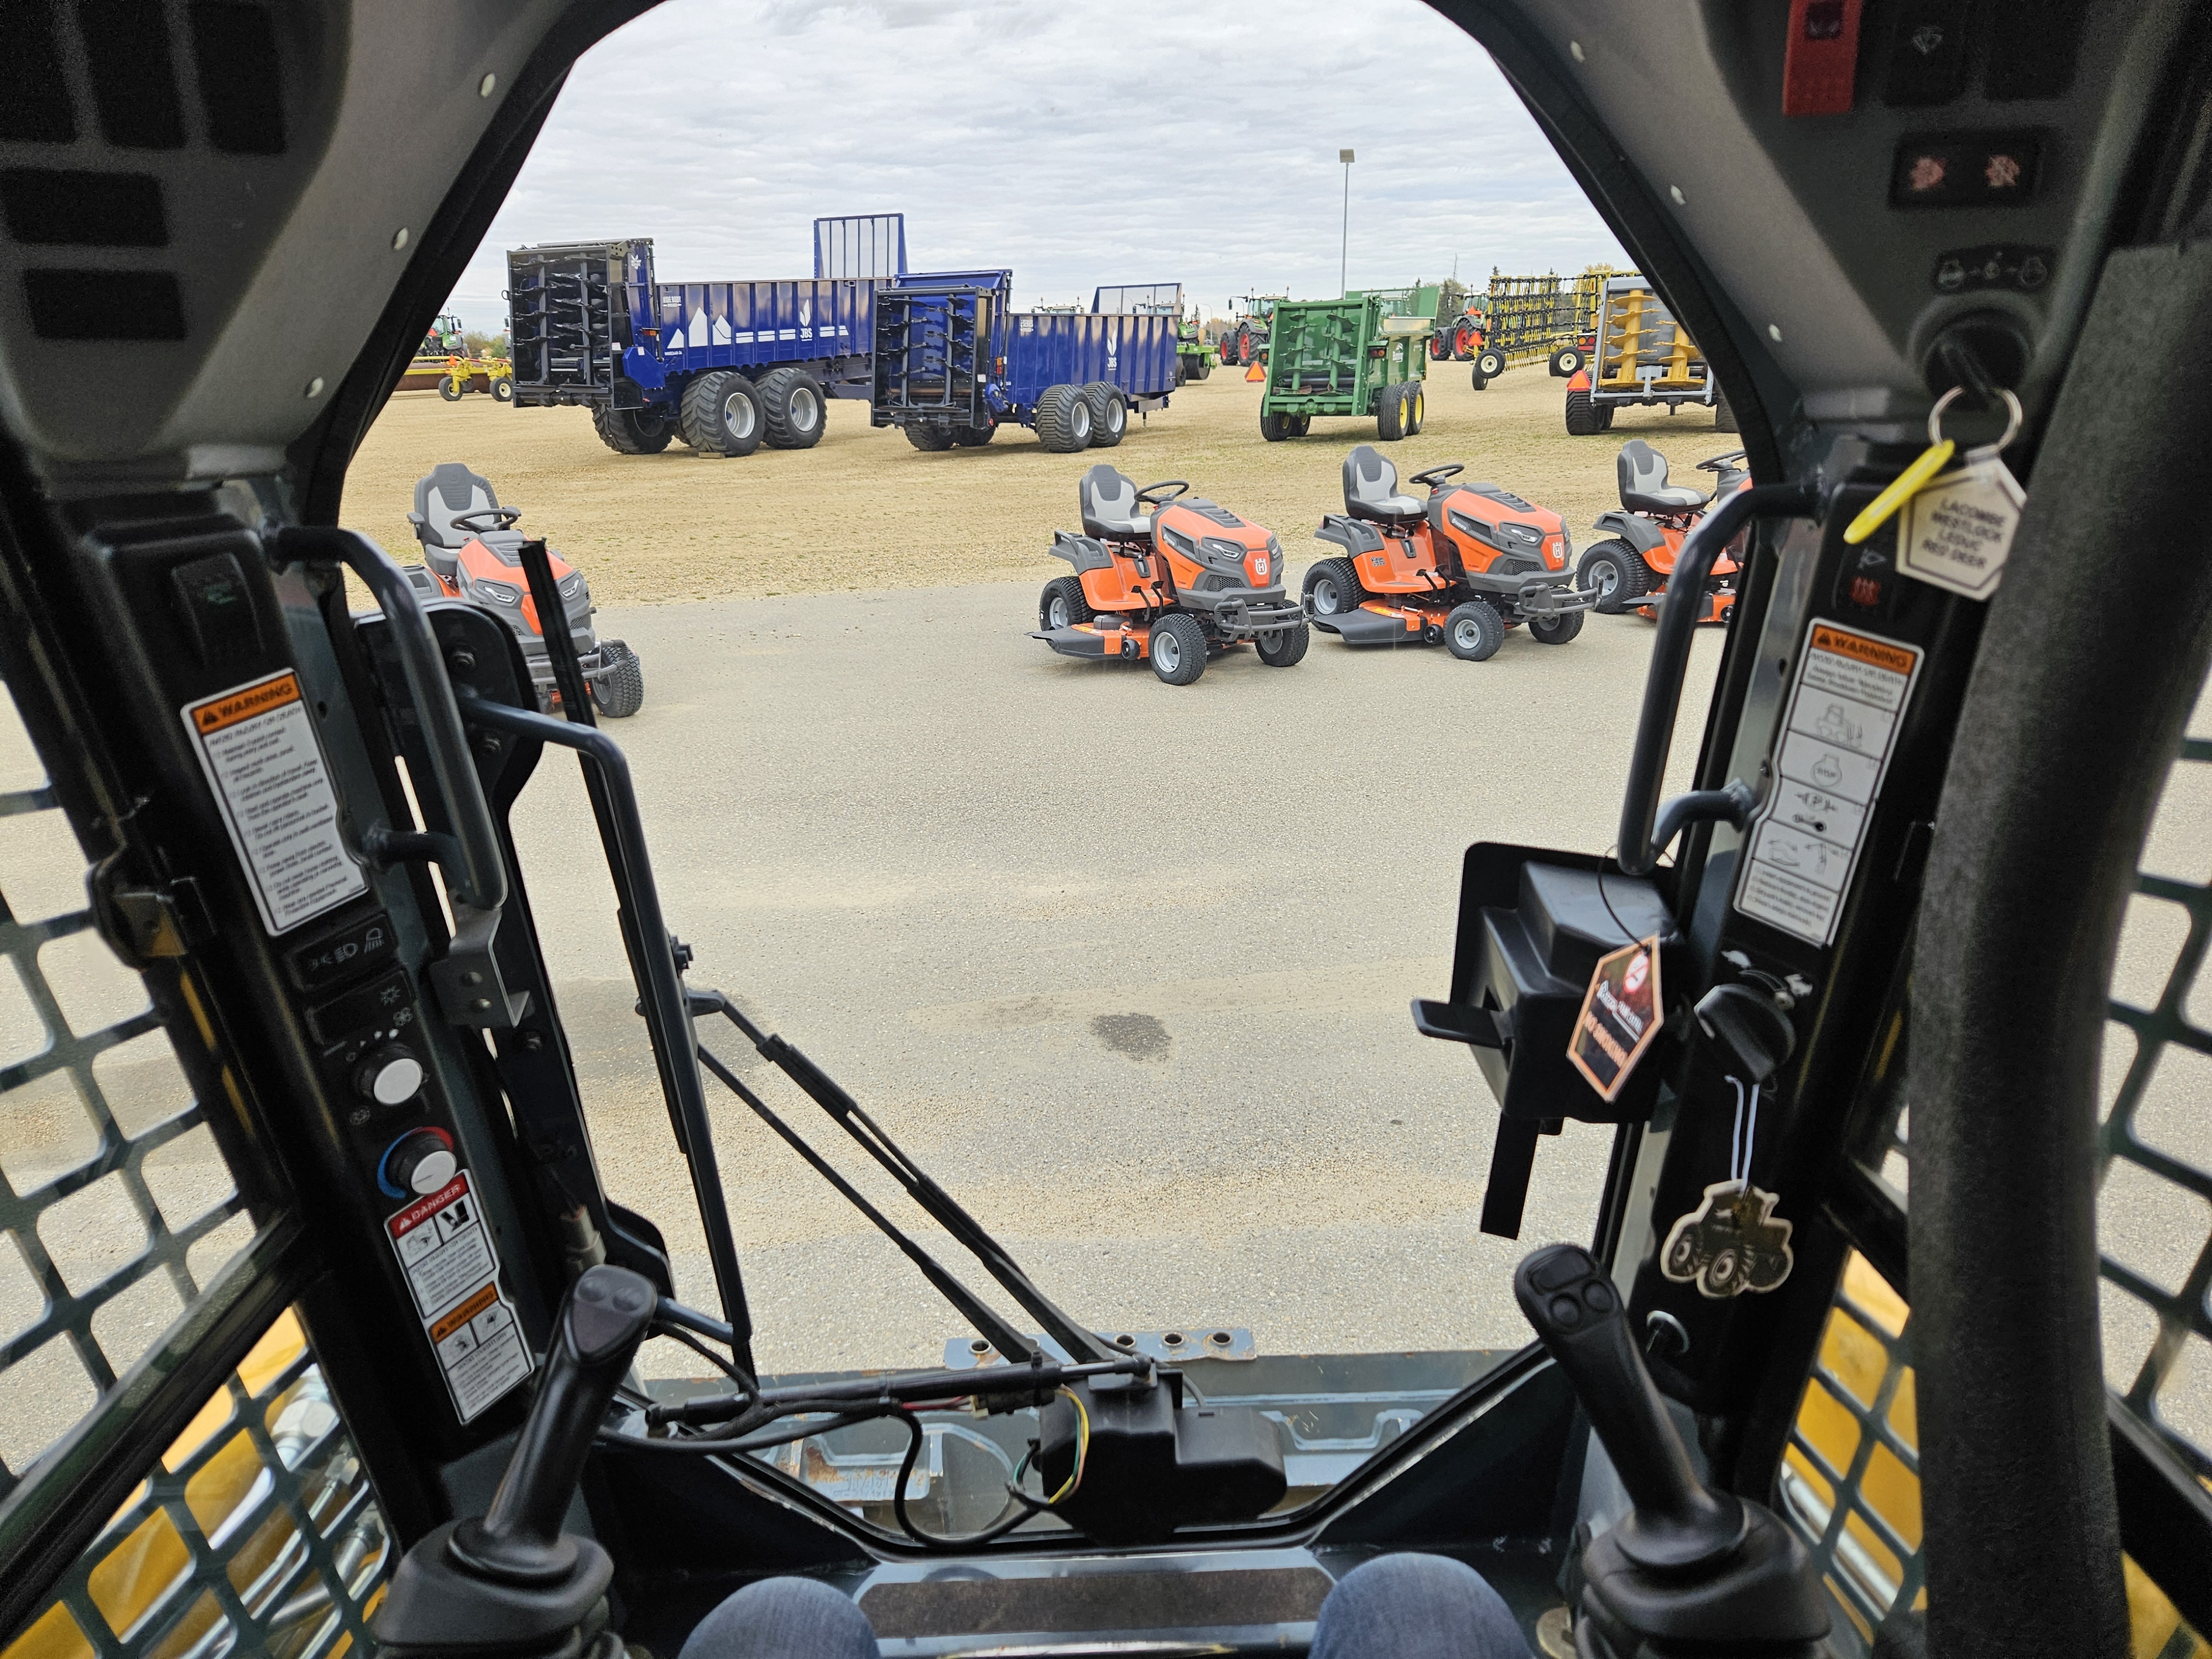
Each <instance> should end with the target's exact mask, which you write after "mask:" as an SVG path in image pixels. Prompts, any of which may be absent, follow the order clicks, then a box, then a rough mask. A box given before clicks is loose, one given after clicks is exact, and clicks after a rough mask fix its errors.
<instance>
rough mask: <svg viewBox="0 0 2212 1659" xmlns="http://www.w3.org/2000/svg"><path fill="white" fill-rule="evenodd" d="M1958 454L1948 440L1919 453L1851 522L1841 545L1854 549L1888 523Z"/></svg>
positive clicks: (1935, 443)
mask: <svg viewBox="0 0 2212 1659" xmlns="http://www.w3.org/2000/svg"><path fill="white" fill-rule="evenodd" d="M1957 453H1959V446H1958V445H1956V444H1954V443H1953V442H1952V441H1950V440H1949V439H1948V438H1940V439H1938V440H1937V441H1936V442H1934V443H1932V444H1930V445H1929V446H1928V447H1927V448H1925V449H1923V450H1922V451H1921V452H1920V456H1919V459H1917V460H1915V461H1914V462H1913V463H1912V465H1911V466H1908V467H1906V468H1905V471H1902V472H1900V473H1899V474H1898V475H1897V476H1896V477H1894V478H1892V479H1891V480H1890V481H1889V488H1888V489H1885V490H1883V491H1882V492H1881V495H1877V496H1875V498H1874V499H1873V500H1872V501H1869V502H1868V503H1867V504H1866V507H1865V510H1864V511H1863V512H1862V513H1860V514H1859V515H1858V517H1857V518H1856V519H1853V520H1851V522H1850V528H1848V529H1847V530H1845V531H1844V545H1845V546H1846V547H1857V545H1858V544H1860V543H1861V542H1863V541H1864V540H1865V539H1866V538H1868V537H1869V536H1871V535H1873V534H1874V532H1875V531H1877V530H1879V529H1881V527H1882V526H1884V525H1886V524H1887V523H1888V522H1889V521H1890V520H1891V519H1892V518H1893V517H1894V516H1895V515H1896V513H1897V512H1898V510H1899V508H1900V507H1903V506H1904V505H1905V502H1907V501H1911V499H1912V498H1913V497H1914V496H1915V495H1918V494H1919V493H1920V491H1921V489H1923V487H1924V486H1925V485H1926V484H1927V483H1928V481H1929V479H1930V478H1932V477H1935V476H1936V474H1937V473H1938V472H1941V471H1942V470H1943V469H1944V468H1945V467H1947V466H1948V465H1950V464H1951V457H1952V456H1954V455H1955V454H1957Z"/></svg>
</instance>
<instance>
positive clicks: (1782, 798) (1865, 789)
mask: <svg viewBox="0 0 2212 1659" xmlns="http://www.w3.org/2000/svg"><path fill="white" fill-rule="evenodd" d="M1919 668H1920V651H1919V648H1918V647H1916V646H1910V645H1900V644H1899V643H1898V642H1897V641H1894V640H1885V639H1881V638H1877V637H1876V636H1875V635H1871V634H1859V633H1854V632H1852V631H1850V629H1842V628H1837V627H1833V626H1832V625H1831V624H1829V623H1814V624H1813V626H1812V629H1811V630H1810V631H1809V632H1808V634H1807V635H1806V640H1805V650H1804V652H1803V653H1802V657H1801V658H1800V659H1799V662H1798V665H1797V681H1796V685H1795V686H1794V687H1792V688H1791V690H1790V709H1789V713H1788V714H1787V715H1786V717H1785V718H1784V720H1783V726H1782V738H1781V741H1780V742H1779V743H1778V744H1776V745H1775V765H1774V769H1775V773H1776V778H1775V783H1774V787H1773V788H1772V789H1771V791H1770V792H1769V793H1768V795H1767V800H1766V805H1765V809H1764V810H1763V811H1761V812H1760V813H1759V818H1758V821H1757V822H1756V823H1754V824H1753V826H1752V832H1751V842H1750V855H1749V857H1747V859H1746V860H1744V866H1743V876H1742V878H1741V880H1740V881H1739V882H1738V884H1737V886H1736V896H1735V908H1737V909H1739V910H1741V912H1743V914H1744V915H1747V916H1755V917H1757V918H1758V919H1759V921H1764V922H1765V923H1767V924H1769V925H1770V926H1771V927H1779V928H1780V929H1781V930H1782V931H1783V932H1784V933H1792V934H1795V935H1796V937H1797V938H1799V939H1805V940H1807V941H1808V942H1809V943H1811V944H1814V945H1826V944H1827V943H1828V942H1829V941H1830V940H1831V939H1833V938H1834V937H1835V933H1836V918H1837V916H1838V914H1840V913H1841V911H1842V909H1843V906H1844V893H1845V892H1846V891H1848V890H1850V880H1851V875H1852V872H1854V871H1855V870H1856V869H1857V866H1858V857H1859V848H1860V844H1861V842H1863V840H1864V838H1865V833H1866V823H1867V817H1868V814H1869V812H1870V811H1872V809H1873V806H1874V804H1875V798H1876V796H1877V795H1879V794H1880V793H1881V780H1882V775H1883V774H1884V773H1885V772H1887V770H1888V768H1889V755H1890V750H1891V748H1892V747H1893V744H1894V743H1895V741H1896V738H1897V727H1898V724H1899V721H1900V720H1903V719H1904V717H1905V702H1906V700H1907V699H1908V698H1909V697H1910V696H1911V695H1912V682H1913V678H1914V676H1915V675H1916V674H1917V673H1918V671H1919Z"/></svg>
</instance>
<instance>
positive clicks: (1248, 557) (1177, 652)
mask: <svg viewBox="0 0 2212 1659" xmlns="http://www.w3.org/2000/svg"><path fill="white" fill-rule="evenodd" d="M1189 490H1190V485H1189V484H1188V483H1185V482H1184V481H1183V480H1182V479H1181V478H1168V479H1164V480H1163V481H1162V482H1160V483H1154V484H1146V486H1145V487H1144V488H1143V489H1138V488H1137V486H1136V485H1135V484H1133V483H1131V482H1130V481H1129V480H1128V479H1127V478H1126V477H1123V476H1122V475H1121V473H1119V472H1117V471H1115V470H1114V469H1113V468H1112V467H1110V466H1108V465H1105V464H1104V463H1103V462H1102V463H1101V464H1099V465H1097V466H1094V467H1092V468H1091V470H1090V471H1088V472H1086V473H1085V474H1084V475H1083V477H1082V480H1081V482H1080V483H1078V484H1077V486H1076V498H1077V500H1078V501H1079V503H1080V504H1081V507H1082V510H1083V533H1082V534H1080V535H1076V534H1073V533H1072V532H1068V531H1065V530H1061V531H1055V532H1054V534H1053V538H1052V547H1051V549H1050V552H1051V554H1052V556H1053V557H1054V558H1055V559H1065V560H1066V561H1067V562H1068V563H1069V564H1071V565H1073V566H1074V568H1075V574H1073V575H1072V576H1055V577H1054V578H1053V579H1052V580H1050V581H1048V582H1047V583H1046V584H1045V585H1044V592H1042V594H1041V595H1039V596H1038V599H1037V626H1036V631H1035V632H1034V633H1032V634H1031V635H1030V638H1031V639H1033V640H1042V641H1044V642H1045V643H1046V644H1047V645H1048V646H1050V647H1052V648H1053V649H1054V651H1057V652H1059V653H1060V655H1062V656H1064V657H1083V658H1090V659H1094V660H1100V659H1107V658H1116V659H1122V660H1126V661H1131V662H1136V661H1146V662H1150V663H1151V664H1152V672H1153V673H1155V674H1157V675H1158V676H1159V678H1161V679H1163V680H1164V681H1165V682H1167V684H1170V685H1188V684H1191V682H1192V681H1194V680H1195V679H1196V678H1198V677H1199V676H1200V674H1202V673H1204V672H1205V671H1206V663H1207V662H1208V661H1209V660H1210V659H1214V658H1218V657H1220V656H1222V655H1224V654H1225V653H1228V652H1231V651H1234V650H1237V648H1239V647H1243V646H1245V645H1249V646H1251V647H1253V650H1254V653H1255V654H1256V655H1257V656H1258V658H1259V659H1260V660H1261V662H1262V663H1264V664H1266V665H1267V666H1268V667H1270V668H1289V667H1291V666H1293V665H1295V664H1297V661H1298V660H1299V659H1301V658H1303V657H1304V655H1305V653H1306V643H1307V640H1308V637H1309V636H1308V634H1307V631H1306V620H1305V616H1304V612H1303V611H1300V610H1299V608H1298V606H1297V605H1296V604H1295V603H1294V602H1293V601H1291V599H1290V598H1289V597H1288V594H1287V592H1286V591H1285V586H1284V580H1283V549H1282V545H1281V544H1280V543H1279V542H1278V541H1276V539H1275V537H1274V532H1272V531H1270V530H1269V529H1267V526H1264V525H1257V524H1254V523H1253V522H1252V521H1251V520H1249V519H1242V518H1239V517H1237V514H1236V513H1232V512H1231V511H1230V509H1229V508H1227V507H1223V506H1221V505H1219V504H1218V503H1217V502H1214V501H1206V500H1203V499H1201V498H1199V497H1197V496H1194V495H1190V494H1189Z"/></svg>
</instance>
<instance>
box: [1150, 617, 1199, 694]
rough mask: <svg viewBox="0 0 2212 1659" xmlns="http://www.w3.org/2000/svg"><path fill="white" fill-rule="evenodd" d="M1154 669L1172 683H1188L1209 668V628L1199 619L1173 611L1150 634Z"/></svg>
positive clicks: (1162, 618)
mask: <svg viewBox="0 0 2212 1659" xmlns="http://www.w3.org/2000/svg"><path fill="white" fill-rule="evenodd" d="M1148 645H1149V648H1150V650H1151V653H1152V672H1153V673H1155V674H1157V675H1158V676H1159V677H1160V678H1161V679H1163V680H1164V681H1165V682H1166V683H1167V684H1170V685H1188V684H1190V683H1191V682H1192V681H1193V680H1194V679H1196V678H1198V677H1199V676H1200V674H1203V673H1204V672H1206V630H1205V629H1202V628H1200V626H1199V625H1198V619H1197V618H1196V617H1187V616H1185V615H1184V614H1183V613H1182V611H1170V612H1168V614H1167V615H1166V616H1164V617H1161V618H1160V619H1159V620H1158V622H1156V623H1153V624H1152V633H1151V635H1149V636H1148Z"/></svg>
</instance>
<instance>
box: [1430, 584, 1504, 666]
mask: <svg viewBox="0 0 2212 1659" xmlns="http://www.w3.org/2000/svg"><path fill="white" fill-rule="evenodd" d="M1504 643H1505V619H1504V617H1501V616H1499V615H1498V612H1497V611H1496V609H1495V608H1494V607H1492V605H1491V603H1490V601H1489V600H1487V599H1469V600H1468V602H1467V603H1466V604H1465V605H1455V606H1454V607H1453V608H1452V613H1451V615H1449V617H1445V618H1444V649H1446V650H1447V651H1449V652H1450V653H1452V655H1454V656H1455V657H1457V658H1458V659H1460V660H1461V661H1462V662H1482V661H1486V659H1489V658H1492V657H1494V656H1496V655H1497V654H1498V647H1499V646H1501V645H1503V644H1504Z"/></svg>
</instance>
